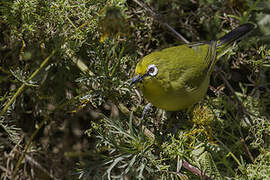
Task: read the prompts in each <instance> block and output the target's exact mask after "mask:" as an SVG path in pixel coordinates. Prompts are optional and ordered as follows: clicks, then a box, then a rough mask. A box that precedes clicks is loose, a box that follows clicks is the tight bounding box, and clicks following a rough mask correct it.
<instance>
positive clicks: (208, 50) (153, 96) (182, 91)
mask: <svg viewBox="0 0 270 180" xmlns="http://www.w3.org/2000/svg"><path fill="white" fill-rule="evenodd" d="M253 28H254V25H253V24H250V23H247V24H243V25H241V26H239V27H237V28H236V29H234V30H232V31H231V32H229V33H228V34H226V35H225V36H223V37H222V38H220V39H219V40H217V41H210V42H200V43H190V44H184V45H180V46H175V47H170V48H166V49H163V50H161V51H157V52H153V53H151V54H149V55H147V56H145V57H143V58H142V59H141V60H140V61H139V62H138V64H137V66H136V69H135V74H136V75H137V76H135V77H134V78H133V79H132V81H131V85H132V84H134V83H137V82H140V85H139V86H140V89H141V90H142V93H143V95H144V96H145V97H146V99H147V100H148V101H149V102H150V103H151V104H153V105H154V106H156V107H158V108H161V109H164V110H167V111H178V110H183V109H187V108H189V107H191V106H192V105H194V104H195V103H197V102H198V101H200V100H201V99H202V98H203V97H204V95H205V94H206V91H207V89H208V86H209V80H210V75H211V73H212V71H213V69H214V66H215V64H216V62H217V58H216V57H217V56H219V55H220V54H222V53H224V51H225V50H226V49H228V47H229V46H231V45H233V44H234V43H236V42H238V41H239V40H240V39H241V38H242V37H243V36H244V35H246V34H247V33H248V32H250V31H251V30H252V29H253Z"/></svg>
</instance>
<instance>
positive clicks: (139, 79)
mask: <svg viewBox="0 0 270 180" xmlns="http://www.w3.org/2000/svg"><path fill="white" fill-rule="evenodd" d="M146 76H149V74H148V73H145V74H144V75H142V76H140V75H137V76H135V77H134V78H132V80H131V82H130V84H129V85H130V86H132V85H133V84H135V83H137V82H141V81H142V80H143V79H144V78H145V77H146Z"/></svg>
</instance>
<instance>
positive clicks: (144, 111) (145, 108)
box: [142, 103, 153, 120]
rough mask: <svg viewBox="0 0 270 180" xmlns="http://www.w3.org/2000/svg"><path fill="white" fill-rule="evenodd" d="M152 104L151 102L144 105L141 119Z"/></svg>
mask: <svg viewBox="0 0 270 180" xmlns="http://www.w3.org/2000/svg"><path fill="white" fill-rule="evenodd" d="M152 106H153V105H152V104H151V103H148V104H146V106H144V109H143V112H142V120H143V119H144V116H145V115H146V113H147V112H148V111H149V110H150V109H151V107H152Z"/></svg>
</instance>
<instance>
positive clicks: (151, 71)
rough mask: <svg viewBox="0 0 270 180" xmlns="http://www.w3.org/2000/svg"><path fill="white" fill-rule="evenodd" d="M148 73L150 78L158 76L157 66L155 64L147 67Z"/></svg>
mask: <svg viewBox="0 0 270 180" xmlns="http://www.w3.org/2000/svg"><path fill="white" fill-rule="evenodd" d="M147 73H148V74H149V75H150V76H152V77H153V76H156V75H157V73H158V68H157V67H156V65H154V64H150V65H149V66H148V67H147Z"/></svg>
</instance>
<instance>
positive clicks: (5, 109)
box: [0, 50, 56, 117]
mask: <svg viewBox="0 0 270 180" xmlns="http://www.w3.org/2000/svg"><path fill="white" fill-rule="evenodd" d="M55 52H56V50H53V52H52V53H51V54H50V55H49V56H48V57H47V58H46V59H45V60H44V61H43V62H42V63H41V64H40V66H39V68H38V69H36V70H35V72H34V73H33V74H32V75H31V76H30V77H29V78H28V79H27V82H29V81H30V80H31V79H33V78H34V77H35V76H36V75H37V74H38V73H39V71H40V70H41V69H42V68H43V67H44V66H45V65H46V64H47V63H48V61H49V60H50V59H51V57H52V56H53V55H54V54H55ZM25 86H26V84H22V85H21V86H20V87H19V89H18V90H17V91H16V93H15V94H14V95H13V96H12V98H11V99H10V100H9V102H8V103H7V104H6V105H5V107H4V108H3V109H2V111H1V112H0V117H1V116H3V115H4V114H5V113H6V111H7V109H8V108H9V106H10V105H11V104H12V103H13V102H14V101H15V99H16V98H17V97H18V96H19V95H20V94H21V93H22V92H23V90H24V88H25Z"/></svg>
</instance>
